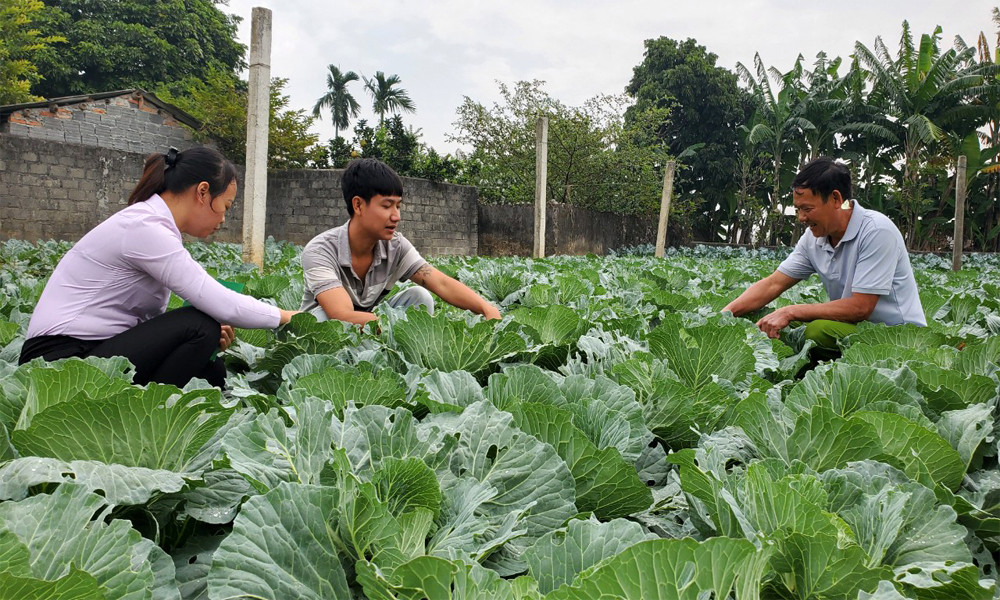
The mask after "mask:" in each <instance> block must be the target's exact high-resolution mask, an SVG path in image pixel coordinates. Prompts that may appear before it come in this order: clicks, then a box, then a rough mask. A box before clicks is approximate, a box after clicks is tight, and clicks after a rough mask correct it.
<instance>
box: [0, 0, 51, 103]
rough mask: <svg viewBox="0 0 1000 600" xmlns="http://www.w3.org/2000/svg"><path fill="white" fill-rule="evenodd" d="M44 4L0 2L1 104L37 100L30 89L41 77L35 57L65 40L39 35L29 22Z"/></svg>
mask: <svg viewBox="0 0 1000 600" xmlns="http://www.w3.org/2000/svg"><path fill="white" fill-rule="evenodd" d="M44 6H45V5H44V4H42V2H41V0H5V1H4V3H3V4H2V5H0V104H17V103H20V102H31V101H33V100H38V99H39V98H38V96H35V95H33V94H32V93H31V86H32V85H33V84H36V83H37V82H38V81H39V80H40V79H41V75H40V74H39V73H38V67H36V66H35V63H34V58H35V57H36V56H37V55H38V53H40V52H41V51H43V50H45V49H46V48H47V47H48V46H49V45H50V44H54V43H57V42H64V41H66V40H65V38H61V37H59V36H53V35H49V36H42V35H41V32H40V31H39V30H38V29H35V28H34V27H33V26H32V21H33V20H34V19H35V18H36V17H37V16H38V13H39V12H40V11H41V10H42V9H43V8H44Z"/></svg>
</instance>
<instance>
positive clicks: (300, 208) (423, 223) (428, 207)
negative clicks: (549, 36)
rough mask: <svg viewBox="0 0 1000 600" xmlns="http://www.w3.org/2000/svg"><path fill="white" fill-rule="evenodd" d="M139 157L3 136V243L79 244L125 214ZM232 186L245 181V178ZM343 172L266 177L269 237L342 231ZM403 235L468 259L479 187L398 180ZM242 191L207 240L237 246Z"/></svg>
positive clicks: (422, 246)
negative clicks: (14, 240)
mask: <svg viewBox="0 0 1000 600" xmlns="http://www.w3.org/2000/svg"><path fill="white" fill-rule="evenodd" d="M144 159H145V153H132V152H122V151H119V150H111V149H103V148H94V147H88V146H84V145H78V144H68V143H65V142H58V141H49V140H39V139H32V138H26V137H19V136H15V135H6V134H0V239H6V238H19V239H25V240H31V241H36V240H43V239H59V240H77V239H79V238H80V237H81V236H83V234H85V233H86V232H87V231H89V230H90V229H92V228H93V227H94V226H95V225H97V224H98V223H100V222H101V221H103V220H104V219H106V218H107V217H109V216H110V215H111V214H113V213H114V212H116V211H118V210H120V209H122V208H124V207H125V202H126V200H127V198H128V195H129V193H130V192H131V191H132V189H133V188H134V187H135V184H136V182H138V180H139V177H140V176H141V174H142V165H143V162H144ZM238 170H239V171H240V175H239V179H240V181H243V179H244V178H243V169H242V167H238ZM341 172H342V171H340V170H298V169H297V170H287V171H271V172H269V173H268V206H267V222H266V230H267V235H271V236H273V237H274V238H275V239H278V240H287V241H290V242H294V243H296V244H305V243H306V242H308V241H309V240H310V239H312V238H313V236H315V235H316V234H318V233H320V232H322V231H324V230H326V229H329V228H330V227H335V226H337V225H340V224H342V223H344V222H345V221H346V220H347V218H348V215H347V209H346V207H345V205H344V200H343V194H342V193H341V191H340V174H341ZM403 189H404V199H403V222H402V224H401V226H400V229H399V230H400V232H401V233H403V235H405V236H406V237H407V238H408V239H409V240H410V241H412V242H413V244H414V245H415V246H416V247H417V249H418V250H419V251H420V252H421V253H422V254H424V255H426V256H439V255H449V254H475V253H476V249H477V247H478V232H477V227H478V213H477V198H478V193H477V190H476V188H474V187H469V186H458V185H449V184H440V183H433V182H430V181H424V180H421V179H410V178H404V180H403ZM241 206H242V187H241V188H240V193H239V194H238V195H237V199H236V203H235V208H234V209H231V210H230V214H229V215H228V217H227V219H226V223H225V225H224V226H223V228H222V230H221V231H220V232H219V233H218V234H216V235H215V236H213V239H215V240H219V241H226V242H239V241H240V240H241V238H242V233H243V222H242V210H241Z"/></svg>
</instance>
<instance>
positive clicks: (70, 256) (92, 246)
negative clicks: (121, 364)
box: [27, 195, 281, 340]
mask: <svg viewBox="0 0 1000 600" xmlns="http://www.w3.org/2000/svg"><path fill="white" fill-rule="evenodd" d="M171 291H173V292H174V293H175V294H177V295H178V296H180V297H181V298H184V299H185V300H187V301H188V302H190V303H191V305H193V306H194V307H195V308H197V309H199V310H201V311H202V312H204V313H206V314H208V315H209V316H211V317H212V318H214V319H216V320H217V321H219V322H220V323H226V324H229V325H234V326H236V327H245V328H273V327H277V326H278V324H279V323H280V321H281V313H280V311H279V310H278V308H277V307H275V306H271V305H269V304H267V303H264V302H261V301H259V300H257V299H255V298H252V297H250V296H245V295H243V294H239V293H237V292H234V291H232V290H230V289H228V288H226V287H225V286H223V285H222V284H220V283H219V282H218V281H216V280H215V279H213V278H212V276H210V275H209V274H208V273H207V272H205V269H204V268H202V266H201V265H199V264H198V263H197V262H195V260H194V259H193V258H192V257H191V254H189V253H188V251H187V250H186V249H185V248H184V246H183V244H182V239H181V232H180V230H179V229H177V224H176V223H175V222H174V218H173V215H172V214H171V213H170V209H169V208H168V207H167V204H166V203H165V202H164V201H163V199H162V198H160V196H158V195H154V196H153V197H151V198H150V199H149V200H147V201H145V202H137V203H135V204H133V205H132V206H129V207H127V208H124V209H122V210H120V211H119V212H117V213H115V214H114V215H112V216H111V217H109V218H108V219H107V220H106V221H104V222H103V223H101V224H100V225H98V226H97V227H95V228H94V229H92V230H91V231H90V232H88V233H87V234H86V235H85V236H83V238H82V239H81V240H80V241H79V242H77V243H76V245H74V246H73V248H72V249H71V250H70V251H69V252H67V253H66V255H65V256H64V257H63V258H62V260H60V261H59V264H58V265H57V266H56V268H55V271H54V272H53V273H52V277H51V278H50V279H49V282H48V283H47V284H46V286H45V289H44V290H43V291H42V296H41V298H39V300H38V305H37V306H36V307H35V312H34V313H33V314H32V316H31V322H30V323H29V325H28V333H27V337H29V338H33V337H37V336H42V335H68V336H72V337H75V338H79V339H84V340H103V339H107V338H110V337H112V336H114V335H117V334H119V333H121V332H123V331H125V330H127V329H129V328H131V327H134V326H135V325H137V324H139V323H141V322H143V321H146V320H148V319H150V318H152V317H155V316H157V315H160V314H162V313H163V312H164V311H165V310H166V308H167V301H168V300H169V299H170V292H171Z"/></svg>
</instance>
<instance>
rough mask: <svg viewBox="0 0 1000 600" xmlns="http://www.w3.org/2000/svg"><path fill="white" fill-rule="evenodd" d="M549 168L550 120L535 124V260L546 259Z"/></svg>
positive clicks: (543, 119) (544, 119) (542, 118)
mask: <svg viewBox="0 0 1000 600" xmlns="http://www.w3.org/2000/svg"><path fill="white" fill-rule="evenodd" d="M548 168H549V119H548V117H538V122H537V123H535V248H534V257H535V258H545V195H546V194H545V187H546V185H547V184H546V177H547V176H548Z"/></svg>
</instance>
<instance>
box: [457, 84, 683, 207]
mask: <svg viewBox="0 0 1000 600" xmlns="http://www.w3.org/2000/svg"><path fill="white" fill-rule="evenodd" d="M542 85H543V83H542V82H541V81H531V82H528V81H519V82H517V83H516V84H514V86H513V88H511V87H509V86H507V85H505V84H503V83H501V84H499V86H500V95H501V97H502V102H497V103H494V104H493V106H492V107H490V108H487V107H486V106H484V105H482V104H480V103H478V102H475V101H473V100H472V99H471V98H468V97H466V98H465V100H464V102H463V103H462V105H461V106H460V107H459V108H458V111H457V112H458V120H457V121H456V122H455V128H456V130H457V133H456V134H455V135H452V136H449V137H450V139H452V140H453V141H457V142H459V143H462V144H465V145H467V146H470V147H471V148H472V153H471V156H470V157H469V159H468V164H467V165H466V173H467V176H468V177H469V179H468V180H467V181H466V183H470V184H472V185H477V186H478V187H479V188H480V194H481V196H482V197H483V198H484V199H485V200H487V201H491V202H497V203H504V204H516V203H528V202H532V201H533V200H534V194H535V192H534V189H535V123H536V120H537V118H538V116H539V115H545V116H547V117H548V118H549V137H548V177H547V185H548V188H547V190H546V197H547V198H549V199H551V200H554V201H557V202H566V203H571V204H575V205H578V206H585V207H588V208H594V209H597V210H606V211H614V212H619V213H628V214H648V213H650V212H651V211H652V210H654V208H655V207H657V206H659V196H660V185H661V181H662V168H663V166H664V165H665V163H666V158H667V151H666V146H665V145H655V146H654V145H649V146H642V147H639V146H637V145H636V144H635V143H634V141H635V140H636V139H641V138H642V132H637V131H635V130H634V129H632V128H630V127H628V126H626V125H625V122H624V119H623V116H622V115H623V109H624V106H625V102H626V99H625V98H623V97H621V96H598V97H596V98H592V99H591V100H588V101H587V102H586V103H584V105H583V106H580V107H569V106H566V105H564V104H562V103H561V102H559V101H558V100H557V99H555V98H553V97H551V96H550V95H549V94H548V93H546V92H545V91H544V89H542ZM659 116H660V117H662V113H660V115H659Z"/></svg>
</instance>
